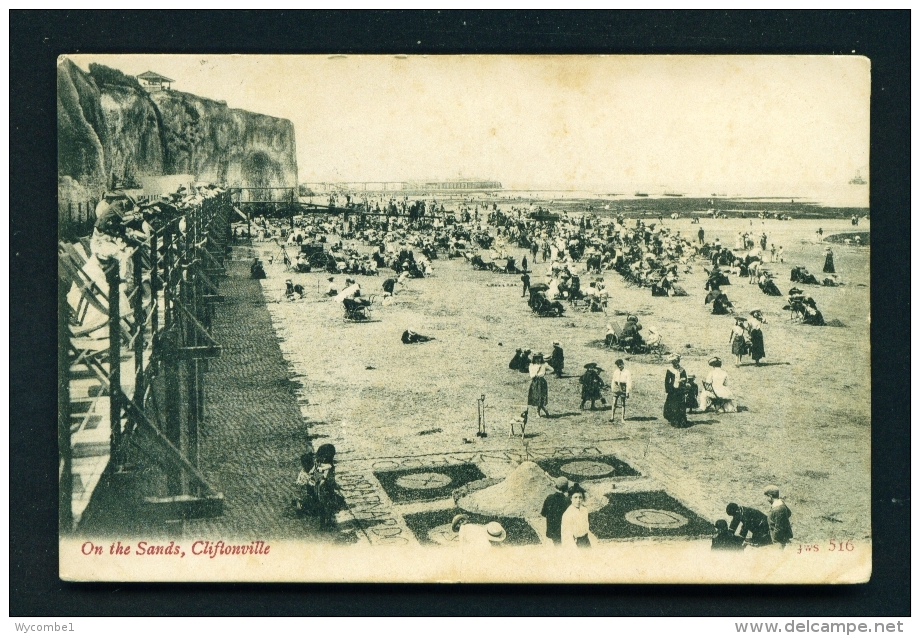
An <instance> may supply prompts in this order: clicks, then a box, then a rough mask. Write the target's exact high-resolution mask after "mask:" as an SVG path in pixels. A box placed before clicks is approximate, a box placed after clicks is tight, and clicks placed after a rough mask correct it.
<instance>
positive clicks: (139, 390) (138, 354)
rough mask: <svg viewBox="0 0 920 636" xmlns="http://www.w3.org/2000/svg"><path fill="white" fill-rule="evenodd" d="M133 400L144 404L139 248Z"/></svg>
mask: <svg viewBox="0 0 920 636" xmlns="http://www.w3.org/2000/svg"><path fill="white" fill-rule="evenodd" d="M131 258H132V260H133V261H134V298H133V301H134V303H133V304H134V307H133V309H134V329H135V330H136V332H135V335H134V398H133V399H134V401H135V402H136V403H138V404H140V405H141V406H142V407H143V405H144V393H145V392H146V390H147V387H146V385H145V383H144V346H145V345H144V336H145V333H144V332H145V331H146V322H147V321H146V320H145V319H144V269H143V266H144V259H143V254H142V253H141V250H140V248H138V249H136V250H134V254H133V256H132V257H131ZM151 304H152V303H151Z"/></svg>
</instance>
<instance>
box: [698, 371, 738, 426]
mask: <svg viewBox="0 0 920 636" xmlns="http://www.w3.org/2000/svg"><path fill="white" fill-rule="evenodd" d="M709 366H710V367H712V371H710V372H709V375H708V376H706V381H705V382H704V383H703V389H704V390H703V393H702V397H703V400H702V404H700V407H701V408H702V409H703V410H704V411H705V410H707V409H708V408H709V407H710V406H714V405H718V406H719V408H721V409H722V410H723V411H724V412H725V413H734V412H735V396H734V394H732V391H731V389H729V388H728V374H727V373H726V372H725V370H724V369H723V368H722V360H721V359H719V358H710V359H709Z"/></svg>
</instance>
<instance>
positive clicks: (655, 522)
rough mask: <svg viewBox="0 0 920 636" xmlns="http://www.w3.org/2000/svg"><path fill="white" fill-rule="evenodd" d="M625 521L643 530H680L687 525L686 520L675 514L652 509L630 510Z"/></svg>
mask: <svg viewBox="0 0 920 636" xmlns="http://www.w3.org/2000/svg"><path fill="white" fill-rule="evenodd" d="M626 520H627V521H628V522H629V523H631V524H633V525H637V526H642V527H643V528H680V527H681V526H684V525H686V524H687V520H686V519H685V518H684V517H682V516H681V515H679V514H677V513H676V512H671V511H670V510H654V509H652V508H640V509H638V510H630V511H629V512H627V513H626Z"/></svg>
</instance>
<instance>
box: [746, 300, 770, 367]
mask: <svg viewBox="0 0 920 636" xmlns="http://www.w3.org/2000/svg"><path fill="white" fill-rule="evenodd" d="M761 324H763V314H762V313H761V311H760V310H759V309H755V310H754V311H752V312H751V317H750V318H748V320H747V330H748V337H749V338H750V339H751V351H750V353H751V357H752V358H753V359H754V364H760V360H761V358H765V357H766V355H767V354H766V351H764V346H763V331H761V329H760V326H761Z"/></svg>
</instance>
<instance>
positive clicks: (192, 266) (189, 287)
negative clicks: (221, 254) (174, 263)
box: [180, 207, 202, 467]
mask: <svg viewBox="0 0 920 636" xmlns="http://www.w3.org/2000/svg"><path fill="white" fill-rule="evenodd" d="M201 211H202V209H201V207H199V208H198V209H197V210H193V211H192V212H191V213H190V214H189V215H188V217H187V221H186V237H185V238H186V243H185V244H186V248H187V249H188V250H189V253H188V254H187V260H186V262H185V263H183V267H184V268H185V269H184V276H183V281H182V301H183V303H184V304H185V306H186V307H187V308H188V309H189V311H190V312H191V314H192V315H193V316H194V315H196V314H197V313H198V304H199V303H198V299H197V295H198V289H197V288H198V276H197V274H196V270H197V268H198V265H197V263H195V261H197V260H198V256H199V254H198V251H199V250H200V249H201V248H200V247H199V246H198V238H199V236H198V230H199V225H200V223H201ZM180 319H181V320H182V324H183V329H182V333H183V334H184V339H183V343H182V344H183V347H196V346H198V340H199V334H198V329H197V328H196V325H195V324H194V323H192V322H191V320H189V316H188V315H187V314H185V313H184V312H183V313H181V314H180ZM185 388H186V409H185V431H184V432H185V434H184V435H183V440H184V443H183V445H182V446H181V447H180V450H181V451H182V452H183V454H185V456H186V457H187V458H188V460H189V462H190V463H191V464H192V465H193V466H195V467H197V466H198V411H199V408H198V361H197V360H196V359H194V358H190V359H188V360H186V362H185Z"/></svg>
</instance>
